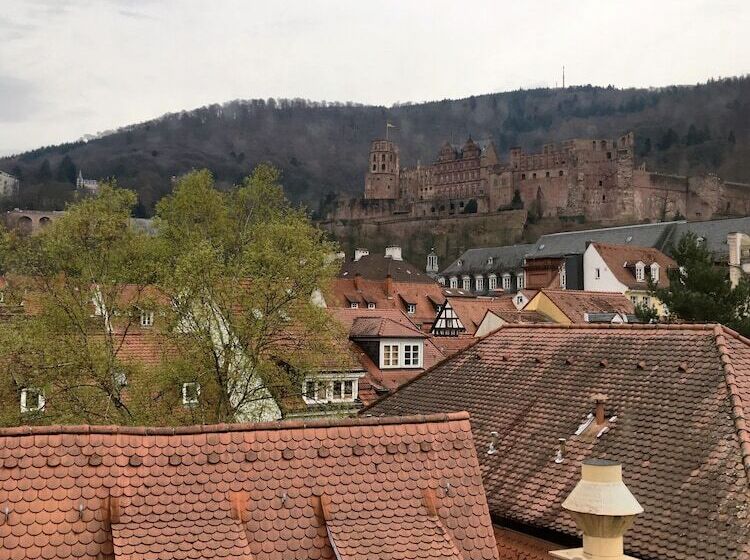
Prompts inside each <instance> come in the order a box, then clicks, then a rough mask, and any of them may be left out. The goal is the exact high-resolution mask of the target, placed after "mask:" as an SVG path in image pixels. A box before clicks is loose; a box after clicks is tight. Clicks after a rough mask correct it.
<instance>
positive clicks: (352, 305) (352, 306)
mask: <svg viewBox="0 0 750 560" xmlns="http://www.w3.org/2000/svg"><path fill="white" fill-rule="evenodd" d="M349 309H359V303H357V302H356V301H350V302H349Z"/></svg>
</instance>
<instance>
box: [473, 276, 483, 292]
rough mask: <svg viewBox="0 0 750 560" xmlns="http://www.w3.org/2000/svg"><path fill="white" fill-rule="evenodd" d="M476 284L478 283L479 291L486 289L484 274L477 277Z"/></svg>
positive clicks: (477, 288)
mask: <svg viewBox="0 0 750 560" xmlns="http://www.w3.org/2000/svg"><path fill="white" fill-rule="evenodd" d="M474 284H475V285H476V290H477V292H481V291H484V277H483V276H477V277H475V278H474Z"/></svg>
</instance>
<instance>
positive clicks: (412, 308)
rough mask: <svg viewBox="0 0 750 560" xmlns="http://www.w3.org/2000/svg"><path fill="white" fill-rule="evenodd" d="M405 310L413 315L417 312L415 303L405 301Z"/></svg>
mask: <svg viewBox="0 0 750 560" xmlns="http://www.w3.org/2000/svg"><path fill="white" fill-rule="evenodd" d="M406 312H407V313H408V314H409V315H414V314H415V313H416V312H417V305H416V304H414V303H407V304H406Z"/></svg>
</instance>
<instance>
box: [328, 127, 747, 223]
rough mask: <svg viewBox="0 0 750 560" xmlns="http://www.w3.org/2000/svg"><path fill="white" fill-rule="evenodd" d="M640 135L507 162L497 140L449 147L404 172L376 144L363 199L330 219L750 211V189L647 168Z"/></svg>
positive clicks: (705, 215)
mask: <svg viewBox="0 0 750 560" xmlns="http://www.w3.org/2000/svg"><path fill="white" fill-rule="evenodd" d="M634 146H635V138H634V135H633V133H632V132H630V133H627V134H624V135H622V136H620V137H619V138H616V139H571V140H566V141H564V142H561V143H559V144H554V143H550V144H545V145H544V146H543V147H542V150H541V152H537V153H527V152H524V151H523V150H522V149H521V148H512V149H511V150H510V154H509V157H508V159H507V161H500V158H499V157H498V155H497V152H496V150H495V147H494V145H493V144H492V142H487V143H484V144H480V143H477V142H475V141H474V140H472V139H471V138H469V139H468V140H467V141H466V143H465V144H464V145H463V146H462V147H456V146H452V145H451V144H449V143H447V142H446V143H445V144H443V146H442V147H441V148H440V151H439V152H438V155H437V158H436V159H435V161H434V162H433V163H432V164H431V165H428V166H421V165H418V166H417V167H414V168H402V167H401V166H400V157H399V148H398V146H397V145H396V143H395V142H393V141H391V140H387V139H386V140H383V139H376V140H373V142H372V144H371V148H370V155H369V159H368V169H367V174H366V176H365V188H364V197H363V198H345V199H340V200H338V201H337V203H336V207H335V209H333V210H332V211H331V213H330V214H329V216H328V220H331V221H337V220H343V221H349V220H373V219H375V220H377V219H399V218H400V219H410V218H411V219H419V218H422V219H424V218H440V217H448V216H453V217H458V216H460V215H470V214H487V213H497V212H503V211H508V210H514V209H521V208H523V209H525V211H526V212H528V214H529V215H531V216H533V217H536V218H559V219H561V220H578V221H596V222H600V223H604V224H624V223H635V222H644V221H661V220H665V219H672V218H675V217H685V218H687V219H690V220H706V219H710V218H714V217H718V216H744V215H749V214H750V185H747V184H740V183H732V182H727V181H723V180H722V179H720V178H718V177H716V176H715V175H704V176H695V177H682V176H675V175H666V174H661V173H655V172H652V171H648V170H646V168H645V166H638V165H637V164H636V161H635V155H634Z"/></svg>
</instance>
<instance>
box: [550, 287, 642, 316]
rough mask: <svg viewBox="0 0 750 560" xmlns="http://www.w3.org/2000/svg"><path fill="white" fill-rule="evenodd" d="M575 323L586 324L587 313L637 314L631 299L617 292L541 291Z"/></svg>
mask: <svg viewBox="0 0 750 560" xmlns="http://www.w3.org/2000/svg"><path fill="white" fill-rule="evenodd" d="M540 291H541V292H543V293H544V295H546V296H547V297H548V298H549V299H550V300H551V301H552V303H554V304H555V305H556V306H557V307H558V308H559V309H560V311H562V312H563V313H564V314H565V316H566V317H568V318H569V319H570V320H571V321H572V322H573V323H585V322H586V320H585V318H584V316H585V314H586V313H625V314H633V313H635V306H634V305H633V302H632V301H630V299H629V298H627V297H626V296H624V295H623V294H621V293H617V292H585V291H583V290H553V289H549V288H543V289H542V290H540Z"/></svg>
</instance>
